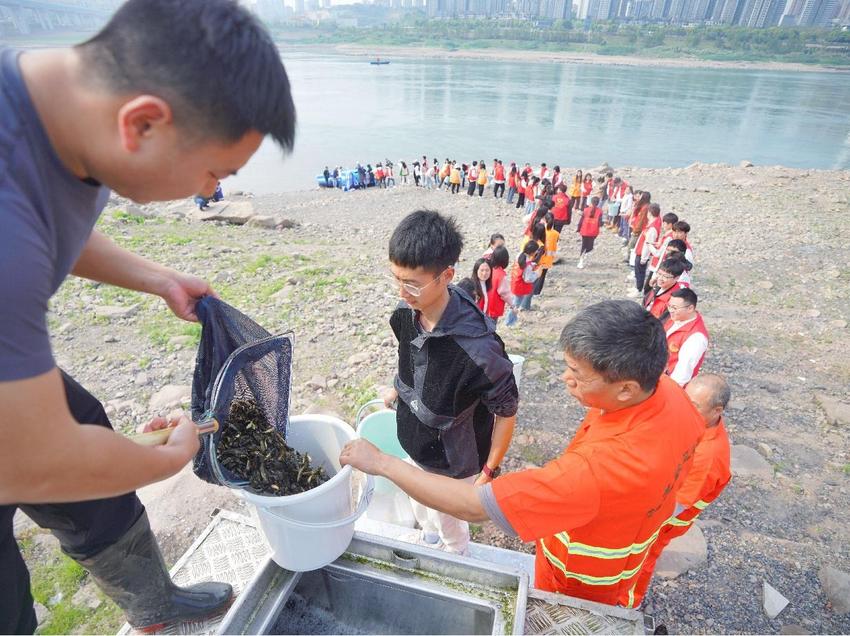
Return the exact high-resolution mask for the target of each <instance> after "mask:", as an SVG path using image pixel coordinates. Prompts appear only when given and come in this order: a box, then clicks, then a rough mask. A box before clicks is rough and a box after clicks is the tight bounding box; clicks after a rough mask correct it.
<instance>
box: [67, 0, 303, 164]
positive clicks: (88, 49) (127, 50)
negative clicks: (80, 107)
mask: <svg viewBox="0 0 850 636" xmlns="http://www.w3.org/2000/svg"><path fill="white" fill-rule="evenodd" d="M76 50H77V52H78V53H79V54H80V56H81V58H82V61H83V65H84V68H86V73H88V74H91V76H92V79H93V81H94V82H97V83H99V84H100V85H103V86H104V87H106V88H107V89H108V90H109V91H111V92H113V93H116V94H122V95H123V94H127V95H133V94H149V95H156V96H157V97H160V98H162V99H164V100H165V101H166V102H168V104H169V106H171V109H172V113H173V117H174V121H175V123H176V124H177V125H178V126H180V127H182V128H183V129H184V130H187V131H189V132H190V133H192V134H193V136H194V137H195V138H197V139H203V140H208V139H215V140H220V141H224V142H228V143H230V142H235V141H238V140H239V139H241V138H242V137H243V136H244V135H245V134H246V133H247V132H249V131H251V130H256V131H258V132H260V133H262V134H263V135H271V136H272V138H273V139H274V140H275V141H276V142H277V143H278V144H279V145H280V146H281V147H282V148H284V149H285V150H291V149H292V145H293V143H294V141H295V104H294V102H293V101H292V93H291V91H290V86H289V78H288V77H287V75H286V70H285V69H284V68H283V63H282V62H281V60H280V56H279V55H278V51H277V47H276V46H275V44H274V42H273V41H272V39H271V37H270V36H269V34H268V32H267V31H266V30H265V29H264V28H263V27H262V26H261V25H260V23H259V22H258V21H257V20H256V19H255V18H254V17H253V16H252V15H251V14H250V13H249V12H248V11H247V10H246V9H245V8H243V7H241V6H239V5H238V4H237V3H236V2H235V1H234V0H127V2H125V3H124V4H123V5H122V6H121V7H120V8H119V9H118V11H116V12H115V15H113V16H112V18H111V19H110V20H109V22H108V23H107V24H106V26H105V27H103V29H102V30H101V31H100V33H98V34H97V35H95V36H94V37H93V38H91V39H90V40H88V41H86V42H84V43H82V44H80V45H78V46H77V47H76Z"/></svg>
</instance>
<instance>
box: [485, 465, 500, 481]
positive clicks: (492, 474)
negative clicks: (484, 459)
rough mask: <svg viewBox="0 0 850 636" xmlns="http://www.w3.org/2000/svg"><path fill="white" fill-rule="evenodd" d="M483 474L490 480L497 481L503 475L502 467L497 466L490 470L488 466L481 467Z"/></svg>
mask: <svg viewBox="0 0 850 636" xmlns="http://www.w3.org/2000/svg"><path fill="white" fill-rule="evenodd" d="M481 472H482V473H484V474H485V475H487V476H488V477H489V478H490V479H496V477H498V476H499V475H501V474H502V467H501V466H496V467H495V468H490V467H489V466H488V465H487V464H484V466H482V467H481Z"/></svg>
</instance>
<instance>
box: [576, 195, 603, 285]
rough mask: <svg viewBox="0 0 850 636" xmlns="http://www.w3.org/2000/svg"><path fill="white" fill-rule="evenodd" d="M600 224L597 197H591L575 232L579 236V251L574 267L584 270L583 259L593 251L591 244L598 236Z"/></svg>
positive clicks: (600, 211)
mask: <svg viewBox="0 0 850 636" xmlns="http://www.w3.org/2000/svg"><path fill="white" fill-rule="evenodd" d="M601 222H602V208H600V207H599V197H593V198H592V199H591V200H590V205H589V206H587V207H586V208H585V209H584V212H582V213H581V220H580V221H579V222H578V228H576V231H577V232H578V233H579V234H581V251H580V252H579V256H578V263H577V264H576V267H578V268H579V269H584V259H585V258H586V257H587V255H588V254H590V252H592V251H593V244H594V243H595V242H596V237H597V236H599V224H600V223H601Z"/></svg>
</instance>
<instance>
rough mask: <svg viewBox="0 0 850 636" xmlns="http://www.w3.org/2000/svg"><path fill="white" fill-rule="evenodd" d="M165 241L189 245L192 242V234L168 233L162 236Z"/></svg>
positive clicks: (171, 243)
mask: <svg viewBox="0 0 850 636" xmlns="http://www.w3.org/2000/svg"><path fill="white" fill-rule="evenodd" d="M162 240H163V242H164V243H165V244H166V245H176V246H180V245H189V243H191V242H192V237H191V236H180V235H178V234H166V235H165V236H163V237H162Z"/></svg>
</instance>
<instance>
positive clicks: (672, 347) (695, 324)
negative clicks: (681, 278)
mask: <svg viewBox="0 0 850 636" xmlns="http://www.w3.org/2000/svg"><path fill="white" fill-rule="evenodd" d="M667 312H668V313H669V314H670V320H668V321H667V322H666V323H664V330H665V331H666V332H667V350H668V351H669V354H670V356H669V358H667V375H669V376H670V377H671V378H673V380H675V382H676V383H677V384H678V385H679V386H687V384H688V382H690V381H691V380H693V379H694V377H695V376H696V375H697V374H698V373H699V369H700V367H701V366H702V361H703V360H704V359H705V352H706V351H708V330H707V329H706V328H705V323H704V322H703V319H702V315H701V314H700V313H699V312H698V311H697V295H696V292H694V290H693V289H689V288H687V287H686V288H684V289H677V290H676V291H674V292H673V293H672V294H670V300H669V302H668V303H667Z"/></svg>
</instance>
